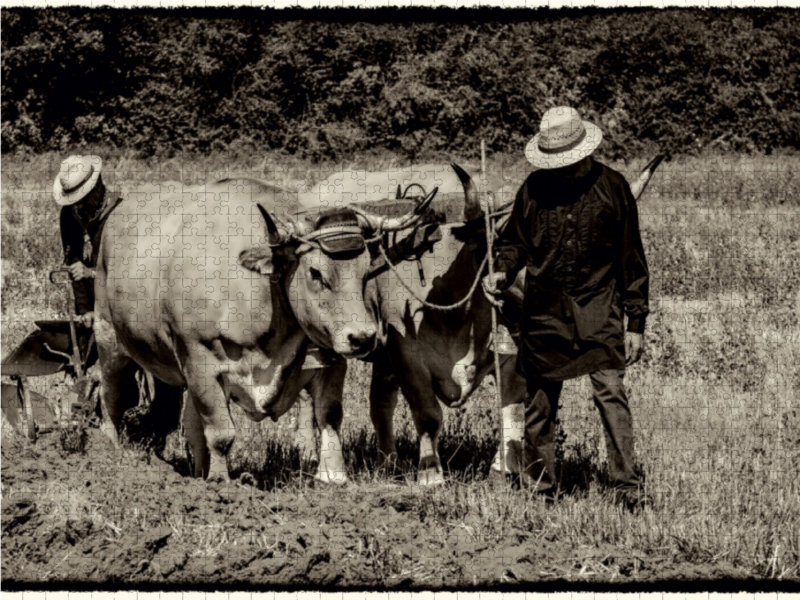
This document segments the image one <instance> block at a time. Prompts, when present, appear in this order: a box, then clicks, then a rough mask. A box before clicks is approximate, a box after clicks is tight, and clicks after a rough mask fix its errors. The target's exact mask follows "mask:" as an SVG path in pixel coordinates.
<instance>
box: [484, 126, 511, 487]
mask: <svg viewBox="0 0 800 600" xmlns="http://www.w3.org/2000/svg"><path fill="white" fill-rule="evenodd" d="M481 187H482V188H483V194H484V196H483V197H484V198H485V199H486V207H487V210H486V212H485V213H484V215H485V218H486V253H487V255H488V258H489V260H488V261H487V262H488V264H489V277H492V276H493V275H494V257H493V256H492V254H493V253H492V245H493V243H494V222H493V221H492V219H491V218H490V217H489V213H490V212H493V211H494V206H489V194H488V189H487V188H488V187H489V186H488V185H487V182H486V143H485V142H484V141H483V140H481ZM499 343H500V339H499V337H498V335H497V308H496V307H495V306H494V305H492V349H493V351H494V396H495V401H496V402H497V414H498V416H499V423H500V424H499V426H498V428H497V430H498V432H499V433H500V471H501V473H502V474H503V481H505V479H506V436H505V431H504V429H503V394H502V391H501V389H500V388H501V381H502V380H501V378H500V350H499V348H498V344H499Z"/></svg>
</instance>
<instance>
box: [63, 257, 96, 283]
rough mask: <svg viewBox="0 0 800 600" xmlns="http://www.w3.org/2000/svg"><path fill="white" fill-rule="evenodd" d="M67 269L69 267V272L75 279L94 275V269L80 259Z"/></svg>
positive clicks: (78, 279)
mask: <svg viewBox="0 0 800 600" xmlns="http://www.w3.org/2000/svg"><path fill="white" fill-rule="evenodd" d="M67 269H69V274H70V276H71V277H72V280H73V281H80V280H81V279H89V278H91V276H92V270H91V269H90V268H89V267H87V266H86V265H85V264H83V263H82V262H80V261H79V262H76V263H73V264H71V265H70V266H69V267H67Z"/></svg>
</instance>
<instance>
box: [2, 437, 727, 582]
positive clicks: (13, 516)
mask: <svg viewBox="0 0 800 600" xmlns="http://www.w3.org/2000/svg"><path fill="white" fill-rule="evenodd" d="M88 437H89V439H88V447H87V450H86V453H85V454H82V453H80V452H73V453H70V452H68V451H65V448H64V445H63V443H61V442H60V440H59V436H58V435H57V434H51V435H47V436H43V437H42V438H40V440H39V442H38V443H37V445H36V446H33V447H32V446H30V445H27V444H24V443H18V444H17V446H16V447H15V448H13V457H12V456H11V452H12V449H9V448H8V447H7V446H8V445H9V444H6V441H7V440H5V439H4V451H3V469H2V491H3V494H2V496H3V498H2V576H3V584H4V586H7V585H11V586H12V587H13V586H15V585H17V584H23V585H24V584H25V583H42V582H57V583H64V584H65V585H67V586H69V585H70V584H87V583H88V584H92V583H97V584H103V585H108V584H119V585H124V586H126V587H127V586H133V587H135V586H137V585H149V584H158V585H171V584H175V585H195V584H226V585H229V586H237V585H245V586H247V587H250V586H268V587H275V586H277V587H283V586H290V587H295V586H299V587H303V586H305V587H308V586H309V585H310V586H314V587H324V588H330V587H340V586H341V587H361V586H367V587H376V586H377V587H389V588H393V587H400V588H405V587H426V588H439V587H459V588H464V587H472V586H489V585H495V586H496V585H498V584H507V585H512V586H513V585H515V584H525V583H528V582H546V581H562V580H568V581H591V582H594V581H601V582H618V583H623V582H632V581H653V580H656V579H670V580H673V581H674V580H680V579H688V580H694V579H697V578H702V579H716V578H719V577H726V576H734V575H736V573H735V571H734V570H733V569H732V568H729V567H727V566H726V565H725V563H724V562H717V563H715V564H713V565H711V566H703V565H702V564H690V563H678V562H675V561H674V560H669V559H665V558H663V557H661V558H659V557H657V556H655V555H654V556H648V555H646V554H644V553H641V552H637V551H628V550H625V549H624V548H619V547H616V546H612V545H610V544H607V543H602V542H600V543H597V544H595V545H586V546H576V545H575V544H574V543H572V542H570V541H568V540H562V539H559V538H558V536H554V535H550V534H546V533H545V531H547V530H546V529H542V530H537V529H536V528H530V529H528V530H525V529H523V528H521V527H518V526H513V525H509V526H507V527H506V528H505V529H504V533H503V535H502V537H499V538H498V537H497V536H496V535H493V536H491V538H490V537H487V536H486V535H484V532H483V529H485V522H484V521H483V520H482V519H481V518H479V517H477V516H475V517H468V518H465V519H461V520H459V519H453V518H452V516H451V515H449V513H448V511H446V510H443V509H442V506H441V501H442V500H444V496H442V494H445V493H446V494H447V496H446V497H447V498H452V497H454V494H453V490H452V489H450V490H448V491H447V492H444V491H442V490H433V491H426V492H420V491H418V490H416V489H415V488H414V487H413V486H411V487H410V486H399V485H390V484H388V483H385V482H384V483H380V482H378V483H375V482H373V483H371V484H366V483H365V484H350V485H349V486H348V487H346V488H344V489H339V488H328V487H324V488H321V489H320V488H315V487H313V486H306V487H302V488H297V489H293V490H290V491H281V490H277V491H271V492H265V491H261V490H258V489H256V488H254V487H251V486H249V485H242V484H240V483H235V484H229V485H219V484H214V483H210V484H209V483H206V482H204V481H200V480H196V479H191V478H187V477H183V476H181V475H180V474H179V473H177V472H176V471H175V469H174V468H173V467H172V466H170V465H168V464H166V463H163V462H161V461H159V460H157V459H155V458H150V457H148V456H147V455H146V454H144V453H143V452H137V451H135V450H126V451H122V452H120V451H114V450H113V449H112V448H111V447H110V445H109V444H108V443H107V442H106V440H105V439H104V437H103V436H102V434H101V433H100V432H99V431H98V430H95V429H92V430H89V436H88ZM9 443H10V442H9ZM452 485H455V486H459V485H460V486H462V487H464V488H465V490H463V492H464V493H465V494H467V493H472V492H470V491H469V490H467V489H466V488H467V487H468V486H467V485H465V484H452ZM479 493H486V488H482V491H480V492H479ZM498 493H502V494H504V495H506V496H507V497H509V498H511V499H513V498H514V497H515V496H517V497H518V501H519V502H520V503H526V502H528V503H530V499H529V498H527V497H526V496H525V494H524V493H523V492H508V491H506V492H498ZM459 495H460V492H456V493H455V496H456V497H457V496H459ZM437 496H439V497H438V498H437ZM473 500H475V499H473ZM475 501H476V502H477V503H478V504H480V502H481V501H482V500H481V499H480V498H478V499H477V500H475ZM483 501H485V502H490V501H491V500H490V498H488V497H486V498H484V499H483ZM531 510H535V511H540V512H541V514H540V515H539V516H540V517H541V518H542V519H547V518H548V514H547V513H548V511H549V510H552V509H550V508H548V507H546V506H545V505H544V503H536V502H534V503H532V504H531Z"/></svg>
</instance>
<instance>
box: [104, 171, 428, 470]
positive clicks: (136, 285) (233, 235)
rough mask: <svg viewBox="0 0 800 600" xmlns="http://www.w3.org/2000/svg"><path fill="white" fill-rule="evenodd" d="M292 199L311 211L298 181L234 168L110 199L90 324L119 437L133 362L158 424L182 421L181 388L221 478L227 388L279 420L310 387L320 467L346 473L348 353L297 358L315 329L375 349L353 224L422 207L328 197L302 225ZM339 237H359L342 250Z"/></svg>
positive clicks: (321, 337) (358, 230)
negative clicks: (321, 362)
mask: <svg viewBox="0 0 800 600" xmlns="http://www.w3.org/2000/svg"><path fill="white" fill-rule="evenodd" d="M434 194H435V190H434V193H432V194H431V195H430V197H429V198H428V202H426V203H423V204H425V205H427V204H428V203H429V202H430V200H431V199H432V198H433V195H434ZM315 204H316V206H320V205H324V202H323V203H320V199H319V197H318V198H317V199H316V202H315ZM419 208H420V211H422V210H424V208H425V207H424V206H423V205H420V207H419ZM299 209H304V210H301V211H300V212H306V213H309V211H310V207H309V206H304V205H303V204H302V202H301V201H299V200H298V198H297V196H296V195H295V194H290V193H287V192H284V191H283V190H281V189H279V188H277V187H275V186H272V185H270V184H266V183H264V182H261V181H258V180H252V179H236V180H222V181H219V182H216V183H213V184H208V185H206V186H204V187H195V188H186V189H184V190H183V191H182V192H177V191H173V192H172V193H168V194H166V195H163V196H162V197H161V198H156V197H152V198H150V199H149V200H147V201H145V202H141V201H140V199H137V198H129V199H127V200H126V201H125V202H124V203H123V204H121V205H120V206H119V207H118V208H117V209H116V210H115V211H114V213H112V215H111V216H110V217H109V219H108V221H107V223H106V226H105V229H104V232H103V237H102V242H101V249H100V258H99V261H98V262H99V264H98V273H97V278H96V280H95V295H96V308H95V310H96V315H97V317H96V320H95V335H96V339H97V344H98V352H99V363H100V369H101V381H102V387H101V404H102V408H103V416H104V419H103V430H104V431H105V433H106V434H107V435H108V436H109V437H110V438H111V440H112V441H113V442H114V443H115V444H116V445H118V444H119V438H118V434H119V426H120V420H121V416H122V414H123V413H124V412H125V410H127V409H128V408H130V407H132V406H133V405H135V403H136V385H135V372H136V368H137V364H138V365H139V366H141V367H143V368H144V369H146V370H147V371H148V372H150V373H151V374H152V375H153V376H154V377H155V378H156V394H155V400H154V407H156V406H158V411H160V414H159V415H158V418H157V419H155V420H154V423H153V424H154V426H155V427H156V428H157V429H158V431H156V432H155V433H156V435H157V436H162V437H163V436H165V435H166V434H167V433H168V432H169V431H171V430H172V429H173V428H174V426H175V425H176V424H177V421H178V420H179V418H180V404H181V402H180V397H181V389H180V388H184V387H185V388H187V391H188V396H189V399H188V401H187V402H186V403H185V407H184V411H183V413H184V426H185V431H186V438H187V442H188V445H189V448H190V450H191V453H192V456H193V458H194V474H195V476H207V477H214V478H220V479H222V480H227V479H228V466H227V454H228V451H229V449H230V446H231V444H232V442H233V440H234V436H235V427H234V423H233V421H232V418H231V413H230V405H229V401H230V400H231V399H232V400H233V401H234V402H236V404H237V405H238V406H239V407H240V408H242V410H243V411H244V412H245V414H246V415H247V417H248V418H250V419H252V420H254V421H260V420H262V419H264V418H266V417H268V416H269V417H271V418H272V419H273V420H276V419H277V418H278V417H280V416H281V415H282V414H284V413H285V412H286V411H287V410H288V409H289V408H290V407H291V406H292V404H293V403H294V401H295V400H296V398H297V396H298V394H299V393H300V390H302V389H303V388H305V389H307V390H308V391H309V393H310V394H311V396H312V398H313V400H314V407H315V414H316V418H317V420H318V422H319V425H320V427H321V429H322V434H321V438H322V460H320V464H319V468H318V471H317V474H316V477H317V479H320V480H322V481H326V482H327V481H333V482H339V483H342V482H344V481H346V475H345V471H344V463H343V459H342V455H341V444H340V440H339V427H340V424H341V417H342V411H341V396H342V390H343V385H344V375H345V372H346V368H347V366H346V362H345V361H344V360H338V361H336V360H335V361H333V362H334V364H333V365H332V366H329V367H328V368H323V369H314V370H307V369H303V365H304V359H305V356H306V352H307V349H308V346H309V344H310V343H311V342H313V343H315V344H317V345H318V346H320V347H321V348H324V349H330V350H331V351H332V352H334V353H336V354H338V355H341V356H344V357H359V356H363V355H365V354H366V353H368V352H370V351H372V350H373V348H374V346H375V344H376V333H377V321H376V317H377V314H376V307H377V302H378V299H377V294H376V287H375V282H374V281H372V282H367V281H366V280H365V275H366V274H367V271H368V269H369V264H370V258H369V255H368V253H366V252H364V251H363V250H364V242H363V238H362V237H361V236H362V231H363V232H364V233H366V234H371V232H372V231H373V230H374V229H376V228H378V227H379V228H381V229H382V230H397V229H402V228H403V227H406V226H408V225H410V224H412V223H413V222H414V220H415V219H417V218H418V214H416V213H410V214H408V215H405V216H403V217H400V218H395V219H390V218H383V219H380V218H369V217H357V216H356V215H355V214H353V213H352V212H350V211H349V210H347V209H336V210H333V211H328V212H323V213H321V214H319V215H318V217H317V219H316V221H315V222H314V224H313V225H311V224H309V222H308V221H309V220H308V219H306V220H298V219H296V218H295V216H294V215H295V214H296V213H297V212H298V210H299ZM318 212H319V211H318ZM348 221H349V222H348ZM329 223H333V224H334V226H332V227H328V228H327V229H326V227H327V225H328V224H329ZM279 225H280V226H279ZM287 232H288V233H287ZM348 238H349V239H350V241H351V242H352V241H353V238H357V240H355V241H356V242H360V244H358V243H356V244H355V246H350V247H348V246H347V245H346V244H345V250H344V251H340V250H341V249H342V241H343V240H344V241H345V242H346V241H347V239H348ZM337 244H338V246H337ZM331 248H339V250H331Z"/></svg>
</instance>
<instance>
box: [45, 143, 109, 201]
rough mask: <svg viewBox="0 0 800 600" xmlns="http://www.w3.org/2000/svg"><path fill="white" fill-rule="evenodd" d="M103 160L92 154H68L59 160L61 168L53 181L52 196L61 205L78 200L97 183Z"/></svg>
mask: <svg viewBox="0 0 800 600" xmlns="http://www.w3.org/2000/svg"><path fill="white" fill-rule="evenodd" d="M102 170H103V160H102V159H101V158H100V157H99V156H95V155H94V154H87V155H85V156H70V157H69V158H67V159H65V160H63V161H61V170H60V171H59V172H58V175H56V180H55V182H54V183H53V198H54V199H55V201H56V202H57V203H58V204H60V205H61V206H69V205H71V204H75V203H76V202H80V201H81V200H82V199H83V198H85V197H86V195H87V194H88V193H89V192H91V191H92V190H93V189H94V186H95V185H97V180H98V179H99V178H100V171H102Z"/></svg>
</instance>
